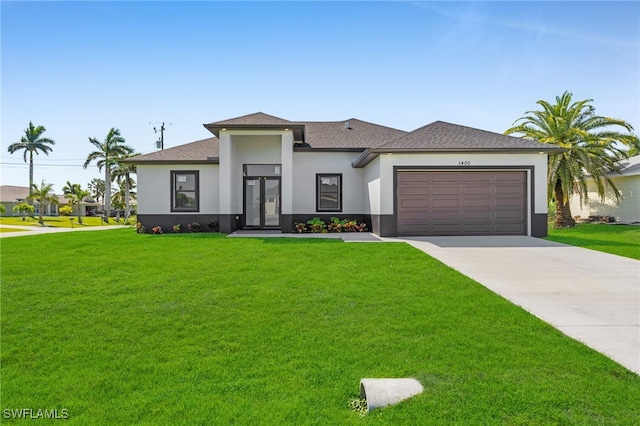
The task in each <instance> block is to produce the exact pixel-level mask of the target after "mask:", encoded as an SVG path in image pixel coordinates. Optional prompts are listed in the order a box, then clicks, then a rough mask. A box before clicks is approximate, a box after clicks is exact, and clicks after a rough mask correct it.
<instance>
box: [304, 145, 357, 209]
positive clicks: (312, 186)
mask: <svg viewBox="0 0 640 426" xmlns="http://www.w3.org/2000/svg"><path fill="white" fill-rule="evenodd" d="M358 155H359V154H358V153H355V152H317V151H316V152H294V153H293V211H294V212H295V213H300V214H306V213H314V212H316V173H342V212H340V213H336V214H337V215H338V214H339V215H340V216H347V215H349V214H362V213H363V212H364V211H365V194H364V192H365V191H366V188H365V187H364V181H363V176H364V170H363V169H354V168H353V167H351V163H352V162H353V161H354V160H355V159H356V158H357V157H358ZM322 214H331V212H322Z"/></svg>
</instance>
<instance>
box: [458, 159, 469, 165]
mask: <svg viewBox="0 0 640 426" xmlns="http://www.w3.org/2000/svg"><path fill="white" fill-rule="evenodd" d="M470 165H471V161H469V160H465V161H458V166H470Z"/></svg>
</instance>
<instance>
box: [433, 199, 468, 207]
mask: <svg viewBox="0 0 640 426" xmlns="http://www.w3.org/2000/svg"><path fill="white" fill-rule="evenodd" d="M461 201H462V200H460V198H432V199H431V207H433V208H434V209H437V208H451V209H456V210H457V209H458V208H459V207H460V203H461Z"/></svg>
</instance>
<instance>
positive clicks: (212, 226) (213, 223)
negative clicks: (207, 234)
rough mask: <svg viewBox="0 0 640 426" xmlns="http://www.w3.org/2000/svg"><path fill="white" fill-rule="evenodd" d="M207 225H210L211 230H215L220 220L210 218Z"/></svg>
mask: <svg viewBox="0 0 640 426" xmlns="http://www.w3.org/2000/svg"><path fill="white" fill-rule="evenodd" d="M207 226H209V229H210V230H211V232H213V231H215V229H216V226H218V222H216V221H215V220H210V221H209V223H207Z"/></svg>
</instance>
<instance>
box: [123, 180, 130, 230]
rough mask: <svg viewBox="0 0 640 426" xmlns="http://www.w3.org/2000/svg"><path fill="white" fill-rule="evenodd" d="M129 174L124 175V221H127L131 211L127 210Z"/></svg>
mask: <svg viewBox="0 0 640 426" xmlns="http://www.w3.org/2000/svg"><path fill="white" fill-rule="evenodd" d="M129 201H130V200H129V173H126V174H125V176H124V220H125V221H127V220H129V214H130V213H131V210H130V209H129Z"/></svg>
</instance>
